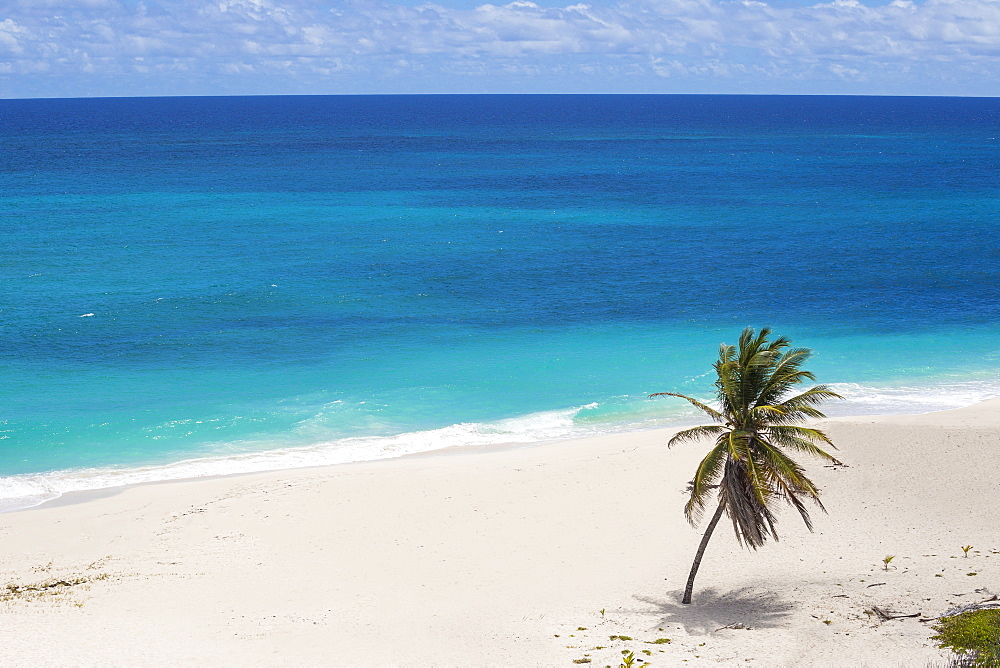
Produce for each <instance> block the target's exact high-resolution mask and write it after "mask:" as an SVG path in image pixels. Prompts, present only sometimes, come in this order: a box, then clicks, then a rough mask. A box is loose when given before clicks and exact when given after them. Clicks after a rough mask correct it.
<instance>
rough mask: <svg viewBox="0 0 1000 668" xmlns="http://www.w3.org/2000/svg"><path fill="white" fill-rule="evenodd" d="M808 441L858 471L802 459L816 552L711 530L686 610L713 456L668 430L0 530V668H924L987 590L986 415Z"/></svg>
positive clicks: (169, 496) (342, 470) (995, 577)
mask: <svg viewBox="0 0 1000 668" xmlns="http://www.w3.org/2000/svg"><path fill="white" fill-rule="evenodd" d="M823 426H824V428H825V429H827V431H828V433H829V434H830V435H831V436H832V437H833V438H834V441H835V442H836V443H837V445H838V446H839V448H840V452H839V457H840V458H841V459H842V460H843V461H844V462H845V463H846V464H847V465H848V466H847V467H845V468H828V467H823V466H822V465H820V463H818V462H812V463H810V464H811V465H810V466H809V470H810V472H811V474H812V476H813V478H814V480H816V481H817V482H818V483H819V484H821V486H822V487H823V490H824V495H823V499H824V502H825V504H826V506H827V508H828V510H829V514H828V515H824V514H822V513H817V514H816V516H815V522H816V531H815V533H812V534H810V533H809V532H808V531H807V530H806V529H805V528H804V527H803V526H802V524H801V522H800V521H799V520H798V518H797V517H796V516H793V515H791V514H787V513H786V514H784V515H782V516H781V523H780V525H779V528H780V530H781V534H782V540H781V541H780V542H778V543H773V544H769V545H767V546H765V547H764V548H763V549H761V550H759V551H758V552H756V553H752V552H748V551H746V550H743V549H741V548H740V547H739V546H738V545H737V544H736V542H735V539H734V538H733V536H732V531H731V530H730V529H729V527H728V526H726V525H725V524H723V525H720V527H719V531H717V532H716V535H715V537H714V538H713V541H712V544H711V545H710V546H709V550H708V553H707V555H706V558H705V561H704V563H703V565H702V569H701V572H700V575H699V579H698V583H697V586H696V589H695V601H694V605H691V606H684V605H681V604H680V603H679V593H680V589H681V588H682V586H683V584H684V579H685V577H686V574H687V570H688V568H689V566H690V560H691V558H692V556H693V553H694V549H695V546H696V543H697V541H698V539H699V537H700V533H699V531H697V530H695V529H692V528H691V527H689V526H688V525H687V524H686V523H685V522H684V520H683V517H682V515H681V506H682V503H683V499H684V488H685V485H686V483H687V481H688V480H689V479H690V476H691V473H692V472H693V470H694V466H695V464H696V463H697V461H698V459H699V458H700V456H701V455H702V454H703V453H704V450H705V446H703V445H699V444H693V445H685V446H682V447H679V448H675V449H674V450H667V448H666V447H665V445H664V444H665V443H666V441H667V439H668V438H669V434H670V432H669V431H649V432H640V433H633V434H623V435H617V436H610V437H601V438H594V439H585V440H577V441H567V442H561V443H553V444H547V445H541V446H533V447H523V448H516V449H506V450H504V449H500V450H493V451H476V452H469V453H463V452H450V453H438V454H434V455H426V456H419V457H409V458H403V459H398V460H391V461H382V462H374V463H363V464H351V465H344V466H338V467H331V468H322V469H320V468H316V469H302V470H296V471H282V472H278V473H270V474H258V475H247V476H238V477H231V478H221V479H212V480H194V481H183V482H173V483H164V484H152V485H142V486H137V487H133V488H129V489H125V490H121V491H120V492H119V493H116V494H114V495H111V496H105V497H103V498H90V499H86V500H84V501H83V502H80V503H74V504H69V505H67V504H63V505H50V506H43V507H41V508H38V509H34V510H28V511H21V512H16V513H9V514H6V515H0V536H2V539H3V546H4V548H3V550H2V555H0V572H2V577H3V581H4V582H5V583H10V584H9V586H8V588H7V590H6V593H4V594H0V598H2V599H3V601H2V603H0V616H2V621H0V623H2V628H3V629H4V630H3V649H2V650H0V652H2V658H0V663H3V664H4V665H14V666H46V665H53V666H55V665H58V666H65V665H82V666H96V665H101V666H107V665H171V666H175V665H190V666H204V665H331V666H421V667H423V666H463V667H467V666H536V665H537V666H542V665H545V666H548V665H552V666H570V665H574V663H573V662H574V660H580V659H584V658H589V659H591V661H592V665H596V666H605V665H613V666H617V665H618V664H619V662H620V661H621V656H622V654H621V652H622V650H625V649H629V650H633V651H635V653H636V655H637V656H639V657H642V658H643V659H646V660H648V661H649V662H650V663H651V664H652V665H654V666H676V665H692V666H697V665H720V664H721V665H746V666H925V665H927V664H928V662H931V661H935V660H938V659H939V658H940V657H941V656H942V654H941V653H940V652H939V651H938V650H937V649H936V648H935V647H934V646H933V644H932V643H931V642H930V641H929V639H928V638H929V636H930V633H931V632H930V630H929V624H928V623H927V622H923V621H920V620H921V619H922V618H923V619H926V618H928V617H934V616H937V615H939V614H941V613H943V612H944V611H945V610H947V609H949V608H951V607H953V606H955V605H961V604H964V603H970V602H977V601H981V600H983V599H986V598H988V597H989V596H991V595H992V594H993V593H994V592H1000V522H997V520H996V510H995V506H996V500H997V499H998V498H1000V475H998V467H997V453H998V452H1000V436H998V435H1000V400H993V401H989V402H985V403H983V404H979V405H977V406H973V407H969V408H965V409H961V410H957V411H946V412H942V413H934V414H928V415H923V416H887V417H886V416H883V417H864V418H850V419H837V420H829V421H826V422H825V423H823ZM967 544H971V545H973V546H974V548H973V550H972V551H971V552H970V553H969V557H968V558H965V557H963V554H962V550H961V546H963V545H967ZM886 555H894V559H893V560H892V562H891V563H890V567H889V569H888V570H884V569H883V564H882V559H883V557H885V556H886ZM874 606H878V607H879V608H880V609H881V610H884V611H888V612H892V613H897V614H913V613H919V614H920V616H919V617H907V618H900V619H893V620H889V621H882V620H880V619H879V618H878V617H877V616H873V615H872V614H871V613H870V611H871V610H872V609H873V607H874ZM602 611H603V612H602ZM866 611H869V612H866ZM613 636H615V637H616V638H614V639H613V638H612V637H613ZM617 636H626V637H629V638H631V640H621V639H619V638H617ZM667 638H669V639H670V642H665V641H661V642H660V643H656V642H655V641H657V640H658V639H667ZM598 648H600V649H598ZM642 650H646V651H647V652H649V654H643V653H641V651H642Z"/></svg>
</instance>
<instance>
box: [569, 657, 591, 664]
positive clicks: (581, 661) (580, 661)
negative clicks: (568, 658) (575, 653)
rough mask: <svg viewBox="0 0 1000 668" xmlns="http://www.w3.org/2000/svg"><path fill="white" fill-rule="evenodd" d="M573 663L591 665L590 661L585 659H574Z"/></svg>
mask: <svg viewBox="0 0 1000 668" xmlns="http://www.w3.org/2000/svg"><path fill="white" fill-rule="evenodd" d="M573 663H590V659H588V658H587V657H583V658H582V659H573Z"/></svg>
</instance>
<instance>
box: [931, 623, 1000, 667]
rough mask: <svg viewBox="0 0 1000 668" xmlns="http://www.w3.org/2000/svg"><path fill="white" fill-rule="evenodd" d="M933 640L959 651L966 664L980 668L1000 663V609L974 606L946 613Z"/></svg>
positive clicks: (955, 651)
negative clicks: (965, 610)
mask: <svg viewBox="0 0 1000 668" xmlns="http://www.w3.org/2000/svg"><path fill="white" fill-rule="evenodd" d="M933 628H934V630H935V631H937V634H936V635H933V636H931V640H935V641H937V643H938V647H940V648H942V649H950V650H951V651H952V652H954V653H955V654H958V655H959V656H960V657H961V658H962V660H963V662H962V665H968V666H975V667H976V668H991V667H993V666H1000V610H998V609H991V610H971V611H968V612H962V613H959V614H957V615H951V616H949V617H942V618H941V619H940V621H938V623H937V624H935V625H934V627H933Z"/></svg>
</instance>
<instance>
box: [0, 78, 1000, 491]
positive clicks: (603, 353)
mask: <svg viewBox="0 0 1000 668" xmlns="http://www.w3.org/2000/svg"><path fill="white" fill-rule="evenodd" d="M0 142H2V144H0V147H2V150H0V231H2V237H0V238H2V246H0V279H2V285H3V289H2V291H0V476H2V477H0V505H6V506H7V507H10V506H12V505H21V506H23V505H26V504H30V503H35V502H38V501H40V500H43V499H46V498H52V497H54V496H57V495H58V494H60V493H62V492H64V491H68V490H76V489H92V488H99V487H107V486H112V485H119V484H125V483H130V482H138V481H143V480H158V479H168V478H175V477H188V476H195V475H207V474H216V473H231V472H237V471H251V470H263V469H279V468H286V467H292V466H304V465H310V464H322V463H335V462H344V461H352V460H358V459H374V458H380V457H387V456H395V455H399V454H403V453H407V452H416V451H422V450H428V449H434V448H440V447H445V446H456V445H457V446H461V445H474V444H484V443H505V442H517V443H528V442H535V441H542V440H549V439H555V438H566V437H571V436H575V435H585V434H592V433H603V432H611V431H620V430H626V429H640V428H646V427H655V426H666V425H671V424H679V423H690V422H692V421H694V420H697V419H698V418H697V417H695V416H694V414H693V413H692V412H691V411H690V410H689V409H688V408H687V407H686V405H682V404H681V403H680V402H679V401H674V400H662V399H660V400H648V399H646V395H647V394H649V393H651V392H658V391H681V392H686V393H693V394H696V395H699V396H703V397H706V398H709V397H711V390H712V385H711V383H712V375H711V363H712V362H713V361H714V358H715V356H716V352H717V349H718V345H719V343H720V342H723V341H726V342H729V343H734V342H735V341H736V339H737V337H738V335H739V332H740V330H741V329H742V328H743V327H744V326H746V325H753V326H756V327H759V326H762V325H770V326H772V327H773V328H774V329H775V331H777V332H779V333H781V334H785V335H787V336H789V337H791V338H792V339H793V340H794V342H795V343H796V344H801V345H804V346H807V347H810V348H812V349H813V350H814V351H815V357H814V359H813V361H812V363H811V365H810V368H811V369H812V370H813V371H814V372H815V373H816V374H817V376H818V380H819V381H820V382H826V383H832V384H834V385H835V386H836V388H837V389H838V390H840V391H841V392H842V393H843V394H845V395H846V396H847V397H848V400H847V401H845V402H841V403H838V404H836V405H830V406H828V412H829V413H831V414H851V413H855V414H857V413H878V412H883V413H910V412H924V411H930V410H940V409H946V408H954V407H959V406H963V405H967V404H970V403H973V402H975V401H977V400H980V399H984V398H988V397H993V396H998V395H1000V280H998V278H1000V237H998V229H1000V224H998V223H1000V99H977V98H887V97H759V96H697V95H681V96H655V95H649V96H623V95H594V96H588V95H569V96H544V95H532V96H517V95H508V96H370V97H349V96H330V97H219V98H121V99H72V100H3V101H0Z"/></svg>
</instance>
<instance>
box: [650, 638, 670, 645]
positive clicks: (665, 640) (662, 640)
mask: <svg viewBox="0 0 1000 668" xmlns="http://www.w3.org/2000/svg"><path fill="white" fill-rule="evenodd" d="M646 642H647V643H648V644H650V645H666V644H667V643H669V642H672V641H671V640H670V638H657V639H656V640H648V641H646Z"/></svg>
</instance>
